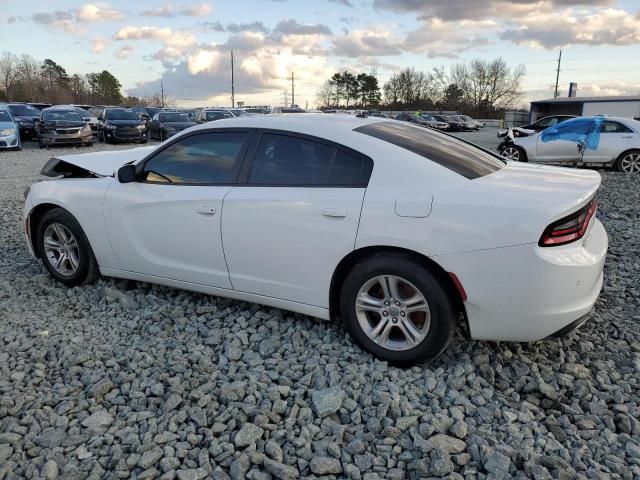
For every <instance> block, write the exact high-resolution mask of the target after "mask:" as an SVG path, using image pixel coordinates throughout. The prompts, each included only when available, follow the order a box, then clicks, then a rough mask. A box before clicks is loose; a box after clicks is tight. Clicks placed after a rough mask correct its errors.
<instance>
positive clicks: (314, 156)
mask: <svg viewBox="0 0 640 480" xmlns="http://www.w3.org/2000/svg"><path fill="white" fill-rule="evenodd" d="M333 152H334V147H331V146H329V145H325V144H323V143H318V142H313V141H310V140H306V139H303V138H298V137H289V136H287V135H277V134H271V133H267V134H264V135H262V138H261V140H260V145H259V146H258V150H257V151H256V154H255V158H254V161H253V166H252V167H251V174H250V176H249V183H252V184H260V185H324V184H326V183H327V180H328V179H329V168H330V167H331V160H332V158H333Z"/></svg>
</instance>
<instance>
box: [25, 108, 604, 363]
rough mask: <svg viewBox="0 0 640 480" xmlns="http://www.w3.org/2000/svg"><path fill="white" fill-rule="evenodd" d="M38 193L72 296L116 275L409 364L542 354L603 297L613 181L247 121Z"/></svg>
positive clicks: (426, 137)
mask: <svg viewBox="0 0 640 480" xmlns="http://www.w3.org/2000/svg"><path fill="white" fill-rule="evenodd" d="M43 173H44V174H46V175H48V176H52V177H60V178H58V179H56V180H50V181H43V182H39V183H35V184H34V185H33V186H31V188H30V190H29V191H28V193H27V196H26V204H25V209H24V220H25V230H26V237H27V241H28V245H29V248H30V249H31V251H32V253H33V254H34V255H35V256H36V257H39V258H41V259H42V261H43V263H44V265H45V267H46V268H47V269H48V271H49V272H50V274H51V275H52V276H53V277H54V278H55V279H57V280H58V281H60V282H61V283H63V284H65V285H67V286H75V285H81V284H85V283H87V282H91V281H93V280H95V279H96V278H97V277H98V275H99V274H102V275H105V276H111V277H120V278H126V279H132V280H137V281H145V282H151V283H158V284H163V285H168V286H171V287H178V288H185V289H189V290H195V291H199V292H205V293H208V294H213V295H219V296H224V297H230V298H235V299H241V300H246V301H251V302H256V303H261V304H265V305H270V306H274V307H279V308H284V309H288V310H292V311H295V312H300V313H303V314H308V315H313V316H316V317H320V318H324V319H337V318H339V319H341V320H342V321H343V323H344V325H345V326H346V329H347V330H348V331H349V333H350V334H351V335H352V337H353V339H354V340H355V341H356V342H357V343H358V344H359V345H361V346H362V347H364V348H365V349H367V350H368V351H370V352H372V353H373V354H374V355H376V356H377V357H379V358H381V359H384V360H387V361H390V362H392V363H394V364H399V365H410V364H415V363H417V362H422V361H425V360H429V359H432V358H434V357H435V356H437V355H438V354H439V353H440V352H442V351H443V349H445V347H446V346H447V343H448V342H449V339H450V337H451V334H452V332H453V330H454V328H456V327H459V328H462V329H463V331H465V332H466V333H468V334H469V336H470V337H471V338H475V339H484V340H506V341H533V340H539V339H542V338H546V337H553V336H559V335H563V334H566V333H568V332H570V331H572V330H573V329H574V328H576V327H577V326H578V325H580V324H581V323H582V322H583V321H584V320H585V319H586V316H587V314H588V313H589V311H590V310H591V308H592V307H593V305H594V303H595V301H596V298H597V297H598V295H599V292H600V289H601V286H602V270H603V264H604V261H605V255H606V251H607V235H606V232H605V230H604V228H603V226H602V224H601V223H600V222H599V221H598V220H597V219H596V216H595V211H596V204H595V201H594V196H595V195H596V191H597V190H598V187H599V186H600V175H599V174H598V173H596V172H592V171H575V170H571V169H563V168H552V167H543V166H540V165H527V164H520V163H513V162H506V163H505V162H504V161H502V160H501V159H500V157H498V156H496V155H494V154H492V153H490V152H488V151H485V150H482V149H480V148H478V147H475V146H473V145H470V144H468V143H465V142H462V141H460V140H457V139H455V138H453V137H451V136H449V135H445V134H442V133H439V132H435V131H431V130H428V129H424V128H420V127H415V126H413V125H410V124H407V123H404V122H398V121H394V120H387V119H383V118H367V119H362V118H355V117H352V116H346V115H345V116H333V115H331V116H328V115H324V114H297V115H279V116H256V117H246V118H243V117H240V118H236V119H233V120H219V121H216V122H213V123H208V124H204V125H198V126H195V127H192V128H189V129H187V130H185V131H183V132H181V133H180V134H178V135H176V136H174V137H172V138H171V139H169V140H167V141H165V142H164V143H162V144H161V145H159V146H156V147H144V148H135V149H131V150H126V151H110V152H94V153H85V154H79V155H68V156H61V157H56V158H52V159H51V160H50V161H49V162H48V163H47V164H46V165H45V167H44V168H43Z"/></svg>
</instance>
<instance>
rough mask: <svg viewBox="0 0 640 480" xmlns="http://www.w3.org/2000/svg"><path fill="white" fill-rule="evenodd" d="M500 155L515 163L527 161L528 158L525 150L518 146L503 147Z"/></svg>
mask: <svg viewBox="0 0 640 480" xmlns="http://www.w3.org/2000/svg"><path fill="white" fill-rule="evenodd" d="M500 155H502V156H503V157H504V158H506V159H507V160H511V161H513V162H526V161H527V156H526V155H525V153H524V150H522V148H520V147H518V146H517V145H507V146H506V147H503V148H502V151H501V152H500Z"/></svg>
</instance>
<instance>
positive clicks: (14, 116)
mask: <svg viewBox="0 0 640 480" xmlns="http://www.w3.org/2000/svg"><path fill="white" fill-rule="evenodd" d="M11 116H12V117H13V119H14V120H16V121H17V120H22V121H25V120H29V121H31V122H33V121H34V120H39V119H40V117H38V116H35V115H33V116H32V115H11Z"/></svg>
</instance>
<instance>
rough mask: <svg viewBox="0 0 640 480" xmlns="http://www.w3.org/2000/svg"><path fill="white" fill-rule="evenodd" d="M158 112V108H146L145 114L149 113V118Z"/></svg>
mask: <svg viewBox="0 0 640 480" xmlns="http://www.w3.org/2000/svg"><path fill="white" fill-rule="evenodd" d="M159 111H160V109H159V108H147V112H148V113H149V116H151V117H153V116H154V115H155V114H156V113H158V112H159Z"/></svg>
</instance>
